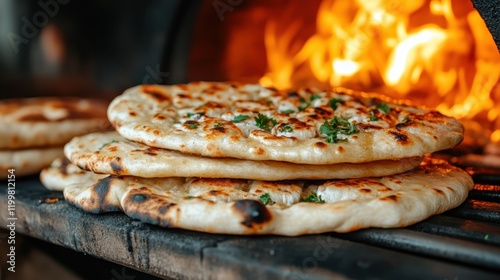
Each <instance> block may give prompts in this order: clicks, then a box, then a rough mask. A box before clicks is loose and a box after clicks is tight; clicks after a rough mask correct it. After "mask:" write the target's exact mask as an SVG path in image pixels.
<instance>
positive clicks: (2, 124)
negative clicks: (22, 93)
mask: <svg viewBox="0 0 500 280" xmlns="http://www.w3.org/2000/svg"><path fill="white" fill-rule="evenodd" d="M106 109H107V103H106V102H103V101H96V100H90V99H81V98H70V97H47V98H26V99H6V100H1V101H0V135H2V137H1V138H0V149H19V148H32V147H42V146H59V145H64V144H65V143H66V142H68V141H69V140H71V138H73V136H77V135H83V134H87V133H90V132H94V131H105V130H109V129H110V128H111V125H110V124H109V122H108V121H107V117H106Z"/></svg>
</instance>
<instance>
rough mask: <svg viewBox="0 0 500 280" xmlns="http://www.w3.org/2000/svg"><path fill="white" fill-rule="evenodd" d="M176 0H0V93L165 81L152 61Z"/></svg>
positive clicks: (98, 90) (115, 88)
mask: <svg viewBox="0 0 500 280" xmlns="http://www.w3.org/2000/svg"><path fill="white" fill-rule="evenodd" d="M182 2H190V1H181V0H168V1H160V0H145V1H119V0H109V1H97V0H90V1H78V0H73V1H70V0H40V1H31V0H0V38H2V39H1V40H0V89H1V91H0V97H2V98H6V97H26V96H39V95H52V96H58V95H75V96H96V97H97V96H98V97H108V98H111V97H114V96H116V95H117V94H119V93H121V91H122V90H123V89H125V88H127V87H130V86H133V85H136V84H139V83H143V82H147V83H161V82H165V81H164V80H163V79H164V78H165V76H166V75H165V74H161V73H160V69H159V67H160V64H161V61H162V59H163V54H164V53H165V51H166V49H168V48H166V47H165V46H167V45H169V44H171V42H170V41H169V40H170V39H171V36H173V35H172V32H174V33H175V32H176V31H177V28H180V27H179V24H180V23H179V22H175V24H174V21H176V20H178V16H179V10H183V11H184V10H185V8H184V6H190V5H186V4H185V3H184V4H183V3H182ZM194 2H196V1H194Z"/></svg>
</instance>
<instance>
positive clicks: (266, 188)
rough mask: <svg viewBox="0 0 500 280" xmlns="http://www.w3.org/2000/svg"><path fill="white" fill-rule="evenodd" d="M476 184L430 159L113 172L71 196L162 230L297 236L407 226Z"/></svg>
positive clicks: (456, 201)
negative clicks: (353, 168)
mask: <svg viewBox="0 0 500 280" xmlns="http://www.w3.org/2000/svg"><path fill="white" fill-rule="evenodd" d="M472 187H473V181H472V178H471V177H470V176H469V175H468V174H467V173H465V172H464V171H462V170H461V169H459V168H456V167H453V166H451V165H449V164H448V163H446V162H444V161H440V160H430V159H427V160H424V162H423V163H422V164H421V165H420V166H419V167H418V168H416V169H414V170H412V171H409V172H406V173H403V174H398V175H393V176H387V177H382V178H363V179H349V180H332V181H326V182H324V181H323V182H318V181H278V182H269V181H253V180H237V179H205V178H187V179H185V178H149V179H148V178H138V177H132V176H117V177H116V176H109V177H105V178H103V179H100V180H99V181H97V182H95V183H91V182H89V181H87V180H86V179H83V180H81V182H80V183H76V184H72V185H70V186H68V187H66V188H65V190H64V197H65V199H66V200H67V201H68V202H69V203H71V204H74V205H75V206H77V207H79V208H81V209H83V210H85V211H88V212H91V213H102V212H109V211H123V212H124V213H125V214H126V215H128V216H129V217H131V218H134V219H138V220H141V221H143V222H146V223H150V224H154V225H159V226H163V227H172V228H183V229H189V230H196V231H203V232H210V233H223V234H279V235H289V236H295V235H302V234H311V233H322V232H331V231H335V232H349V231H354V230H358V229H361V228H367V227H382V228H392V227H404V226H408V225H411V224H414V223H416V222H419V221H422V220H424V219H426V218H427V217H429V216H431V215H434V214H438V213H442V212H444V211H446V210H449V209H451V208H454V207H456V206H458V205H460V204H461V203H462V202H463V201H464V200H465V199H466V197H467V194H468V192H469V190H471V189H472Z"/></svg>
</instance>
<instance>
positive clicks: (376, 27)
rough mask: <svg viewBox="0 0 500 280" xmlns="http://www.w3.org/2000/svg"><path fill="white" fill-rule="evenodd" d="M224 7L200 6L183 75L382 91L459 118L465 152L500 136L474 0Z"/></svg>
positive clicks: (490, 45) (492, 57) (487, 37)
mask: <svg viewBox="0 0 500 280" xmlns="http://www.w3.org/2000/svg"><path fill="white" fill-rule="evenodd" d="M214 8H215V9H216V11H217V9H219V10H218V11H219V13H215V12H214ZM229 8H231V9H229ZM229 8H228V7H224V6H220V7H216V6H214V5H213V3H206V4H204V5H202V7H201V9H200V13H199V18H198V21H197V23H196V25H195V28H194V33H193V42H192V49H191V53H190V60H189V67H188V69H189V70H188V76H189V80H206V79H210V80H231V81H241V82H251V83H260V84H263V85H265V86H269V87H274V88H279V89H284V88H292V87H300V86H313V87H320V88H329V87H332V86H333V87H336V86H344V87H348V88H353V89H358V90H362V91H374V92H380V93H383V94H386V95H389V96H391V97H394V98H398V99H409V100H411V101H412V102H414V103H416V104H418V105H422V106H427V107H431V108H436V109H437V110H439V111H440V112H442V113H444V114H446V115H450V116H454V117H457V118H458V119H460V120H461V121H462V122H463V123H464V124H465V126H466V131H467V135H466V139H465V140H464V142H463V143H462V145H461V147H463V148H464V150H465V151H466V152H467V153H470V152H477V151H478V150H480V151H479V152H480V153H483V152H484V150H485V149H483V147H488V149H486V150H487V152H490V151H491V150H494V152H495V153H497V152H498V151H497V150H498V149H496V148H491V147H495V146H498V144H496V145H495V144H494V143H499V142H500V118H499V117H498V115H499V114H500V108H499V106H498V104H499V101H500V88H499V87H498V81H499V78H500V67H499V66H500V54H499V52H498V50H497V46H496V45H495V42H494V40H493V38H492V35H491V34H490V32H489V30H488V28H487V27H486V25H485V22H484V20H483V19H482V18H481V16H480V14H479V13H478V11H477V10H476V9H475V8H474V7H473V4H472V2H470V1H452V0H419V1H411V3H410V2H404V3H403V2H400V1H394V0H380V1H368V0H356V1H335V0H315V1H310V2H308V5H303V3H302V2H301V1H273V2H272V3H270V2H268V1H255V2H252V4H249V3H240V5H238V6H235V7H229ZM207 26H212V27H214V28H211V29H207V28H206V27H207ZM490 146H491V147H490Z"/></svg>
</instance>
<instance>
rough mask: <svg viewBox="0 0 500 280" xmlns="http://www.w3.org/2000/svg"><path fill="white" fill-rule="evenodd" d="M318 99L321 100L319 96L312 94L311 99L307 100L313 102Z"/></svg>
mask: <svg viewBox="0 0 500 280" xmlns="http://www.w3.org/2000/svg"><path fill="white" fill-rule="evenodd" d="M320 98H321V96H319V95H318V94H313V95H311V98H309V100H311V101H314V100H316V99H320Z"/></svg>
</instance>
